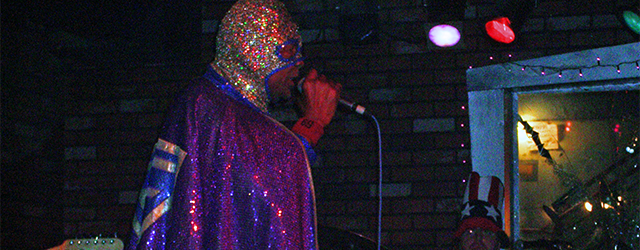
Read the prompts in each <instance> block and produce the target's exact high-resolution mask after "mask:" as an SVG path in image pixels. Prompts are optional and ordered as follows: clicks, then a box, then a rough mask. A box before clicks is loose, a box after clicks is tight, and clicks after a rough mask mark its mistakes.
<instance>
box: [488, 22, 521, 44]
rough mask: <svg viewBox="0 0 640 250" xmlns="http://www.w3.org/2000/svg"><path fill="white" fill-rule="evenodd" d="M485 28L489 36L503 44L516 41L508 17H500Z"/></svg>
mask: <svg viewBox="0 0 640 250" xmlns="http://www.w3.org/2000/svg"><path fill="white" fill-rule="evenodd" d="M484 28H485V29H486V30H487V34H488V35H489V36H490V37H491V38H493V40H496V41H498V42H501V43H511V42H513V40H515V39H516V35H515V34H514V32H513V29H511V21H510V20H509V18H506V17H498V18H496V19H493V20H491V21H489V22H487V23H486V24H485V25H484Z"/></svg>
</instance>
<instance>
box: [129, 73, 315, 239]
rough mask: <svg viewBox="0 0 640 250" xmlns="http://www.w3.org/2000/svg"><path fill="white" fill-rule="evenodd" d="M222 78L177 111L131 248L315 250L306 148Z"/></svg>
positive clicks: (157, 153) (158, 152) (160, 146)
mask: <svg viewBox="0 0 640 250" xmlns="http://www.w3.org/2000/svg"><path fill="white" fill-rule="evenodd" d="M216 79H217V80H218V81H217V82H215V81H214V82H213V83H212V82H211V81H210V80H207V79H205V78H198V79H196V80H194V81H193V82H192V84H191V85H190V86H189V87H188V88H187V89H186V90H185V91H184V92H183V93H182V94H181V95H180V97H179V98H178V99H177V102H176V103H175V105H173V106H172V107H171V110H170V112H169V113H168V117H167V121H166V123H165V126H164V127H163V130H162V133H161V135H160V140H159V142H158V143H157V144H156V147H155V150H154V153H153V155H152V160H151V161H150V163H149V171H148V175H147V179H146V180H145V183H144V186H143V187H142V191H141V194H140V200H139V204H138V207H137V212H136V216H135V218H134V233H133V235H132V239H131V242H130V244H129V246H128V249H192V250H193V249H317V242H316V218H315V211H314V210H315V199H314V191H313V183H312V180H311V172H310V168H309V162H308V160H307V157H306V155H305V148H304V146H303V145H302V143H301V141H300V140H299V138H298V137H297V136H296V135H295V134H293V132H291V131H290V130H289V129H287V128H286V127H284V126H283V125H282V124H280V123H279V122H277V121H275V120H273V119H272V118H270V117H268V116H267V115H265V114H264V113H263V112H261V111H259V109H257V108H256V107H254V106H252V105H251V104H249V103H248V102H242V101H239V100H237V98H233V97H232V96H231V95H229V94H227V93H225V91H224V89H223V88H219V87H216V85H221V86H223V85H225V84H224V83H223V81H224V79H223V78H222V77H220V76H219V75H216Z"/></svg>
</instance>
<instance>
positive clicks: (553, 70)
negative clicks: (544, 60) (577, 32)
mask: <svg viewBox="0 0 640 250" xmlns="http://www.w3.org/2000/svg"><path fill="white" fill-rule="evenodd" d="M507 57H508V60H507V62H504V63H503V65H504V67H505V68H507V71H508V72H513V69H519V71H520V72H523V73H534V74H538V75H540V76H550V75H554V74H555V75H557V76H558V78H562V77H565V76H566V74H567V73H568V72H575V74H576V75H577V76H578V77H583V76H585V74H586V71H588V70H589V69H594V68H611V69H612V70H613V71H615V72H617V73H618V74H620V73H623V69H627V70H629V71H630V70H632V69H633V70H635V71H638V76H639V77H640V58H639V59H635V60H629V61H624V62H619V63H608V64H605V63H603V62H602V59H601V58H600V57H596V58H595V59H594V64H593V65H581V66H562V67H559V66H552V65H551V64H546V65H542V64H526V63H522V62H511V59H512V55H511V54H508V55H507ZM494 59H495V57H494V56H489V60H490V61H493V60H494ZM471 68H473V66H469V69H471Z"/></svg>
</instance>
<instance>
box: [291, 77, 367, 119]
mask: <svg viewBox="0 0 640 250" xmlns="http://www.w3.org/2000/svg"><path fill="white" fill-rule="evenodd" d="M305 79H306V77H302V79H300V81H298V83H297V84H296V89H298V92H300V93H301V94H302V93H304V91H303V90H302V84H303V83H304V80H305ZM338 103H340V104H342V105H343V106H345V107H346V108H348V109H349V110H351V111H353V112H356V113H358V114H360V115H369V113H366V109H365V108H364V107H363V106H361V105H358V104H357V103H355V102H351V101H347V100H345V99H343V98H340V99H338Z"/></svg>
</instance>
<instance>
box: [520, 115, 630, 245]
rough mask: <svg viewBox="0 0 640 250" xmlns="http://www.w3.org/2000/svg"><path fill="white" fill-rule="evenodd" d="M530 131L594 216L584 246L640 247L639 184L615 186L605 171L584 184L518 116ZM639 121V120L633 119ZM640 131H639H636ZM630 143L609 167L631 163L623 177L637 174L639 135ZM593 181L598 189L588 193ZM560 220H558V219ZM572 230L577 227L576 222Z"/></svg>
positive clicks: (547, 158)
mask: <svg viewBox="0 0 640 250" xmlns="http://www.w3.org/2000/svg"><path fill="white" fill-rule="evenodd" d="M517 119H518V122H520V123H521V124H522V125H523V126H524V128H525V131H526V132H527V134H529V135H530V136H531V139H532V140H533V141H534V143H535V145H536V146H537V148H538V152H539V154H540V155H541V156H542V157H544V158H545V159H546V161H547V162H548V163H549V164H550V165H552V166H553V172H554V174H556V175H557V176H558V178H559V179H560V181H561V183H562V185H563V186H565V187H568V188H570V193H571V195H573V196H581V197H573V199H574V200H582V201H585V204H584V206H585V207H587V210H588V211H589V213H590V216H592V218H593V220H594V222H595V229H593V232H592V234H593V235H592V237H591V238H590V239H589V240H588V241H587V242H586V244H585V246H586V247H585V249H620V250H626V249H640V192H638V190H637V188H636V186H637V184H633V183H632V184H631V185H632V187H631V188H621V189H614V188H612V187H611V185H610V184H609V183H608V182H607V180H606V178H605V176H606V174H607V171H611V170H607V171H605V172H604V173H601V174H600V175H598V178H595V179H593V180H591V181H589V182H587V183H582V181H580V179H578V178H577V177H576V176H575V175H573V174H571V173H568V172H567V171H566V170H565V169H564V167H563V166H562V165H561V164H558V163H557V162H556V161H555V160H553V158H552V157H551V154H550V153H549V151H548V150H547V149H545V148H544V144H543V143H542V142H541V140H540V137H539V134H538V132H536V131H535V130H534V129H533V127H532V126H531V125H529V123H528V122H527V121H524V120H523V119H522V117H521V116H520V115H518V116H517ZM631 123H632V124H637V121H636V122H633V121H632V122H631ZM637 133H638V131H636V134H637ZM630 144H631V145H630V146H629V147H627V150H626V152H628V153H629V154H628V155H626V156H625V157H623V159H621V160H619V161H618V162H616V163H615V164H613V165H612V166H611V167H609V169H614V168H615V167H618V166H621V165H624V164H630V165H631V166H627V167H626V169H630V170H628V171H626V172H625V173H624V174H623V175H622V176H633V175H638V170H639V168H640V167H639V166H638V165H639V164H640V158H638V154H639V153H638V151H637V150H636V149H637V148H638V136H635V137H634V138H633V139H632V142H631V143H630ZM592 181H597V182H598V189H599V190H598V192H597V193H595V194H593V195H588V194H587V193H586V190H587V189H586V187H587V186H590V185H591V184H592V183H591V182H592ZM556 221H557V220H556ZM573 229H574V230H575V229H576V226H575V225H574V227H573ZM558 237H560V238H561V239H559V240H561V241H566V242H570V241H571V240H572V239H568V238H569V236H567V235H565V234H559V236H558Z"/></svg>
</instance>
